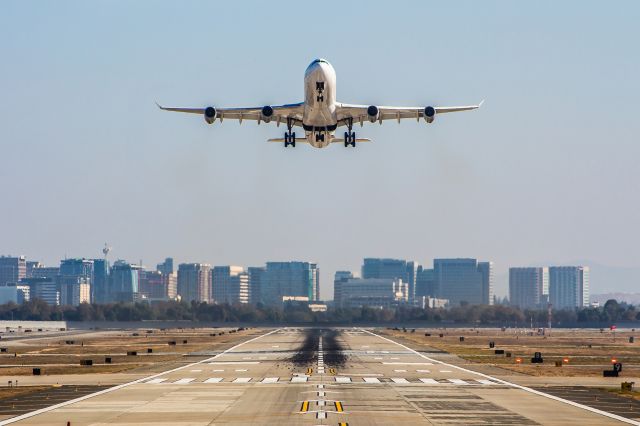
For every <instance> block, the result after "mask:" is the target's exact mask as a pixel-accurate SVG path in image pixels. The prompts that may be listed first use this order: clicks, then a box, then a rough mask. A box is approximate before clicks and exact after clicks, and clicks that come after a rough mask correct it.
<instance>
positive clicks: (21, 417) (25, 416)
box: [0, 329, 280, 426]
mask: <svg viewBox="0 0 640 426" xmlns="http://www.w3.org/2000/svg"><path fill="white" fill-rule="evenodd" d="M279 330H280V329H275V330H272V331H269V332H267V333H264V334H261V335H260V336H256V337H253V338H251V339H249V340H245V341H244V342H241V343H238V344H237V345H235V346H232V347H230V348H229V349H226V350H224V351H222V352H220V353H219V354H217V355H214V356H212V357H210V358H207V359H203V360H202V361H197V362H194V363H191V364H187V365H183V366H181V367H176V368H172V369H170V370H167V371H163V372H161V373H157V374H153V375H151V376H147V377H143V378H141V379H137V380H133V381H131V382H127V383H122V384H120V385H116V386H113V387H110V388H108V389H103V390H101V391H98V392H94V393H90V394H88V395H84V396H81V397H80V398H76V399H71V400H69V401H65V402H61V403H59V404H55V405H51V406H49V407H45V408H41V409H39V410H35V411H31V412H29V413H25V414H21V415H19V416H16V417H12V418H10V419H5V420H2V421H0V426H2V425H8V424H11V423H15V422H19V421H21V420H25V419H28V418H30V417H34V416H37V415H39V414H44V413H48V412H49V411H52V410H55V409H57V408H61V407H66V406H67V405H71V404H75V403H76V402H80V401H84V400H87V399H90V398H94V397H96V396H100V395H104V394H107V393H110V392H114V391H117V390H119V389H123V388H126V387H129V386H131V385H135V384H138V383H143V382H146V381H148V380H152V379H155V378H158V377H160V376H164V375H165V374H169V373H173V372H175V371H181V370H185V369H187V368H193V367H195V366H199V365H201V364H204V363H207V362H209V361H211V360H214V359H216V358H218V357H219V356H222V355H225V354H228V353H229V352H232V351H233V350H235V349H237V348H239V347H240V346H242V345H245V344H247V343H250V342H253V341H255V340H258V339H260V338H262V337H266V336H269V335H271V334H273V333H276V332H278V331H279Z"/></svg>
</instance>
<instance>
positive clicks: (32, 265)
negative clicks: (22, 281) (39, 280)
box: [26, 260, 44, 278]
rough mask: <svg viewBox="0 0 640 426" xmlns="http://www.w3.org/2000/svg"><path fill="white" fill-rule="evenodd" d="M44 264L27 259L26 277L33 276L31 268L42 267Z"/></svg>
mask: <svg viewBox="0 0 640 426" xmlns="http://www.w3.org/2000/svg"><path fill="white" fill-rule="evenodd" d="M43 266H44V265H43V264H42V263H40V262H38V261H36V260H27V275H26V278H31V277H33V270H34V269H36V268H42V267H43Z"/></svg>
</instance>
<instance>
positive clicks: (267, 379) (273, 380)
mask: <svg viewBox="0 0 640 426" xmlns="http://www.w3.org/2000/svg"><path fill="white" fill-rule="evenodd" d="M278 380H280V378H279V377H265V378H264V379H262V381H261V382H260V383H278Z"/></svg>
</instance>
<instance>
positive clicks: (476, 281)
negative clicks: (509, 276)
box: [433, 259, 493, 306]
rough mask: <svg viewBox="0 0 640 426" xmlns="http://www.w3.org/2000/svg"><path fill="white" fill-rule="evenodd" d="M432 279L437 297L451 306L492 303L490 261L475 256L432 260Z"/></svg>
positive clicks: (491, 265)
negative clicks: (480, 260) (479, 260)
mask: <svg viewBox="0 0 640 426" xmlns="http://www.w3.org/2000/svg"><path fill="white" fill-rule="evenodd" d="M433 269H434V279H435V282H436V288H437V294H436V297H437V298H440V299H447V300H449V303H450V304H451V305H452V306H455V305H458V304H459V303H461V302H466V303H469V304H471V305H492V304H493V262H478V261H477V260H476V259H435V260H434V261H433Z"/></svg>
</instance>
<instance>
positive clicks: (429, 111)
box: [424, 106, 436, 123]
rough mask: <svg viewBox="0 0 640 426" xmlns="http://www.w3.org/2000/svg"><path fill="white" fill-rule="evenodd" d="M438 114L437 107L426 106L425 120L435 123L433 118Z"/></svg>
mask: <svg viewBox="0 0 640 426" xmlns="http://www.w3.org/2000/svg"><path fill="white" fill-rule="evenodd" d="M435 116H436V109H435V108H434V107H432V106H428V107H425V109H424V120H425V121H426V122H427V123H433V119H434V118H435Z"/></svg>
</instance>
